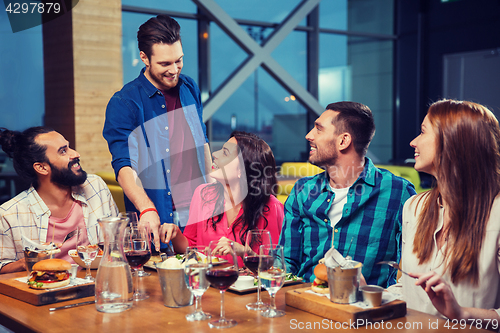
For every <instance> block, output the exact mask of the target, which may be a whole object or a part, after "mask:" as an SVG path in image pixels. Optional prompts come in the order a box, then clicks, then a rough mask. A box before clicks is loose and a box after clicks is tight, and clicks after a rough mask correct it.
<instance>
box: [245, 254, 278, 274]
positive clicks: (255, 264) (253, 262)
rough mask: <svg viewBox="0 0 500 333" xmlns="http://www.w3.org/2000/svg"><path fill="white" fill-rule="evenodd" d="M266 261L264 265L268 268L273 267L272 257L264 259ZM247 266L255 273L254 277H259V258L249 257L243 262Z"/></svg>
mask: <svg viewBox="0 0 500 333" xmlns="http://www.w3.org/2000/svg"><path fill="white" fill-rule="evenodd" d="M262 260H263V261H264V265H265V266H266V267H268V268H269V267H271V266H272V264H273V258H271V257H270V256H264V257H262ZM243 262H244V263H245V266H246V267H247V268H248V269H249V270H250V271H251V272H252V273H253V275H254V276H257V271H258V269H259V256H248V257H245V259H244V260H243Z"/></svg>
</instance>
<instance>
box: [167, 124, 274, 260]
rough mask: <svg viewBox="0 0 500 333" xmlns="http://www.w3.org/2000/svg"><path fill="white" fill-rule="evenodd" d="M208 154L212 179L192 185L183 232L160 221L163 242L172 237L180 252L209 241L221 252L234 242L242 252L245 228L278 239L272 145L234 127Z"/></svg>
mask: <svg viewBox="0 0 500 333" xmlns="http://www.w3.org/2000/svg"><path fill="white" fill-rule="evenodd" d="M212 157H213V164H212V170H213V171H212V172H211V173H210V176H211V177H212V178H213V179H215V180H216V182H214V183H211V184H203V185H200V186H199V187H198V188H197V189H196V190H195V192H194V195H193V199H192V200H191V206H190V211H189V221H188V223H187V226H186V228H185V229H184V234H182V233H181V231H180V230H179V227H177V226H176V225H174V224H168V223H165V224H163V225H162V227H161V235H162V241H163V242H165V243H168V242H169V241H172V244H173V246H174V249H175V251H176V252H178V253H182V252H184V251H185V250H186V247H187V246H195V245H205V246H208V245H209V244H210V241H213V240H219V247H218V249H219V252H221V253H223V254H224V253H228V252H229V247H228V246H227V245H228V243H229V242H230V241H234V242H235V247H236V252H237V254H238V256H240V257H241V256H243V252H244V249H245V246H244V244H245V239H246V235H247V233H248V231H249V230H252V229H266V230H269V232H270V233H271V238H272V242H273V243H275V244H277V243H278V240H279V236H280V232H281V226H282V222H283V214H284V213H283V204H282V203H281V202H280V201H279V200H278V199H276V197H275V196H274V195H273V194H274V193H275V190H276V188H277V184H276V162H275V160H274V155H273V152H272V151H271V148H269V146H268V144H267V143H266V142H265V141H264V140H262V139H260V138H259V137H258V136H256V135H254V134H251V133H245V132H238V131H235V132H233V133H232V134H231V138H230V139H229V140H228V141H227V142H226V143H225V144H224V146H223V147H222V149H221V150H219V151H217V152H214V153H213V154H212ZM240 263H242V262H240Z"/></svg>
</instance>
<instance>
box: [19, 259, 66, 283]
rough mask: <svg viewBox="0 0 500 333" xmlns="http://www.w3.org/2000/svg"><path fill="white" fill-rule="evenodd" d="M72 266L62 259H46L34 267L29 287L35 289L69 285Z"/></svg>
mask: <svg viewBox="0 0 500 333" xmlns="http://www.w3.org/2000/svg"><path fill="white" fill-rule="evenodd" d="M70 269H71V264H70V263H69V262H67V261H66V260H62V259H45V260H42V261H39V262H37V263H36V264H34V265H33V269H32V271H31V274H30V277H29V279H28V286H29V287H30V288H33V289H48V288H58V287H64V286H67V285H68V284H69V277H70V274H69V270H70Z"/></svg>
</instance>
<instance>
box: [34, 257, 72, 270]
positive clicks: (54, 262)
mask: <svg viewBox="0 0 500 333" xmlns="http://www.w3.org/2000/svg"><path fill="white" fill-rule="evenodd" d="M70 269H71V264H70V263H69V262H67V261H66V260H63V259H45V260H42V261H39V262H37V263H36V264H34V265H33V268H32V269H31V270H32V271H69V270H70Z"/></svg>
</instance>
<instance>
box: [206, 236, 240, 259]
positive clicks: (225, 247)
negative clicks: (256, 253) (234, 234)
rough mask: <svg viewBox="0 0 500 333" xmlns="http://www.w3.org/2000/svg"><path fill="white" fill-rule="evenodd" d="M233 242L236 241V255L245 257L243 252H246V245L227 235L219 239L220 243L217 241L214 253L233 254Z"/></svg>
mask: <svg viewBox="0 0 500 333" xmlns="http://www.w3.org/2000/svg"><path fill="white" fill-rule="evenodd" d="M231 242H233V243H234V250H235V252H236V255H237V256H239V257H243V254H244V253H245V247H244V246H243V245H241V244H240V243H237V242H234V241H232V240H230V239H229V238H226V237H221V239H219V243H217V246H216V247H215V249H214V251H213V253H216V254H219V255H227V254H231V246H230V244H231Z"/></svg>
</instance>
